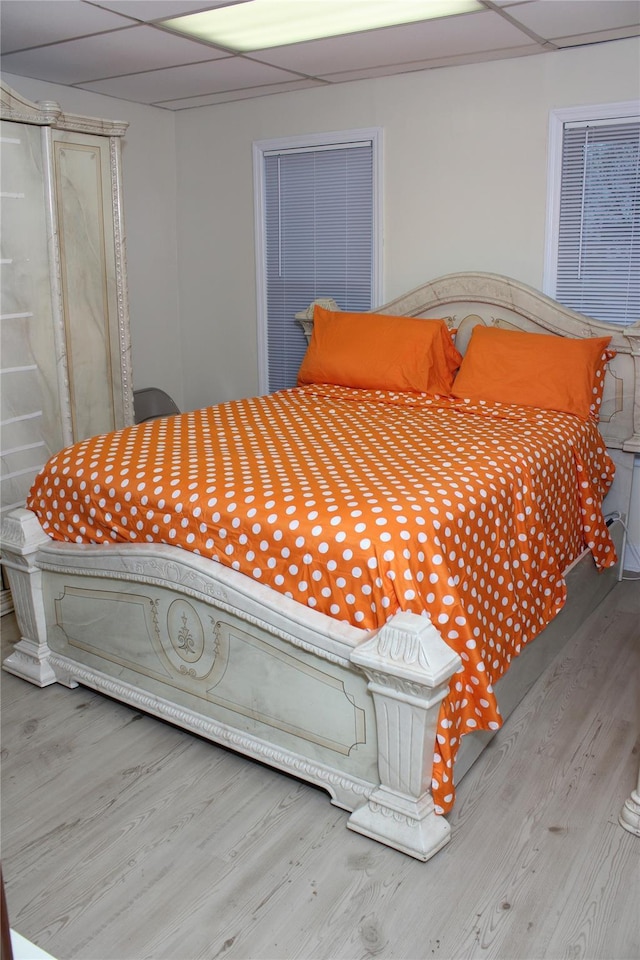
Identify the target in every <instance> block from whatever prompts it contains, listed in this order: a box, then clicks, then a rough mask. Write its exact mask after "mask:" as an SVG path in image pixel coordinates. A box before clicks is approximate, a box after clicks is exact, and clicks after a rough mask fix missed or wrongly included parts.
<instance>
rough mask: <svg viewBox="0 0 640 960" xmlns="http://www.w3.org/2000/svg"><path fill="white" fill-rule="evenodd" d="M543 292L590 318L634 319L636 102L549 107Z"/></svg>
mask: <svg viewBox="0 0 640 960" xmlns="http://www.w3.org/2000/svg"><path fill="white" fill-rule="evenodd" d="M549 165H550V166H549V203H548V223H547V250H546V260H545V280H544V289H545V292H546V293H548V294H549V295H550V296H552V297H554V298H555V299H556V300H558V301H559V302H560V303H563V304H564V305H565V306H567V307H571V308H572V309H573V310H577V311H578V312H580V313H584V314H586V315H587V316H590V317H593V318H595V319H596V320H603V321H606V322H610V323H620V324H628V323H634V322H635V321H637V320H638V319H640V103H638V102H633V103H622V104H611V105H608V106H607V105H605V106H604V107H603V106H600V107H581V108H579V109H575V110H557V111H554V112H553V113H552V115H551V126H550V138H549Z"/></svg>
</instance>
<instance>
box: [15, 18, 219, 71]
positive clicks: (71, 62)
mask: <svg viewBox="0 0 640 960" xmlns="http://www.w3.org/2000/svg"><path fill="white" fill-rule="evenodd" d="M226 56H228V54H227V53H224V52H223V51H219V50H215V49H214V48H213V47H209V46H207V45H205V44H202V43H194V42H193V41H191V40H188V39H185V38H183V37H178V36H176V35H175V34H169V33H167V32H166V31H164V30H157V29H156V28H155V27H148V26H144V25H137V26H135V27H128V28H127V29H125V30H116V31H113V32H112V33H102V34H99V35H98V36H95V37H85V38H83V39H82V40H67V41H66V42H64V43H56V44H52V45H51V46H49V47H43V48H40V49H37V50H25V51H24V52H23V53H10V54H6V55H5V56H3V58H2V66H3V69H4V70H6V71H8V72H9V73H16V74H18V75H19V76H23V77H24V76H27V77H34V78H35V79H37V80H50V81H51V82H52V83H62V84H65V83H66V84H74V83H83V82H85V81H87V80H98V79H102V78H104V77H118V76H122V75H123V74H130V73H141V72H143V71H148V70H160V69H162V68H164V67H173V66H179V65H181V64H184V63H199V62H202V61H204V60H215V59H217V58H218V57H226Z"/></svg>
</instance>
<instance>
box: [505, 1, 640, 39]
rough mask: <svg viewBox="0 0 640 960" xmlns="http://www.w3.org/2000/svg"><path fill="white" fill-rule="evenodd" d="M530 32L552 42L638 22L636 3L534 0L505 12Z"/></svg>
mask: <svg viewBox="0 0 640 960" xmlns="http://www.w3.org/2000/svg"><path fill="white" fill-rule="evenodd" d="M506 13H508V14H509V16H511V17H513V18H514V19H515V20H518V21H519V22H520V23H522V24H523V25H524V26H525V27H528V28H529V30H533V31H534V32H535V33H537V34H538V35H539V36H541V37H546V38H547V39H548V40H553V39H556V38H558V37H575V36H579V35H581V34H587V33H596V32H599V31H602V30H608V29H612V28H614V27H628V26H631V25H633V24H635V25H636V26H637V25H638V23H640V2H638V0H605V2H593V0H587V2H585V0H581V2H576V0H553V3H550V2H549V0H534V2H533V3H523V4H521V5H520V6H518V7H509V9H508V10H506Z"/></svg>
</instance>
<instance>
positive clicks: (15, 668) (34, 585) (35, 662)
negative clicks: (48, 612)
mask: <svg viewBox="0 0 640 960" xmlns="http://www.w3.org/2000/svg"><path fill="white" fill-rule="evenodd" d="M44 543H49V537H48V536H47V535H46V534H45V533H44V532H43V530H42V527H41V526H40V524H39V523H38V519H37V517H36V515H35V514H34V513H32V512H31V511H30V510H22V509H21V510H14V511H13V512H12V513H10V514H9V515H8V516H7V517H6V519H5V520H3V522H2V532H1V535H0V545H1V546H2V563H3V565H4V567H5V569H6V571H7V578H8V580H9V587H10V588H11V595H12V597H13V604H14V607H15V611H16V619H17V621H18V628H19V630H20V640H19V641H18V643H16V645H15V646H14V648H13V653H11V654H10V656H8V657H7V659H6V660H5V661H4V663H3V664H2V666H3V668H4V669H5V670H7V671H8V672H9V673H15V674H16V676H18V677H22V678H23V679H25V680H29V682H30V683H35V684H36V685H37V686H39V687H45V686H47V684H49V683H55V682H56V676H55V674H54V672H53V669H52V667H51V665H50V663H49V654H50V650H49V647H48V646H47V641H46V636H47V630H46V623H45V618H44V605H43V599H42V572H41V571H40V570H39V569H38V567H37V566H36V565H35V563H34V559H35V555H36V553H37V552H38V550H39V549H40V547H41V546H42V545H43V544H44Z"/></svg>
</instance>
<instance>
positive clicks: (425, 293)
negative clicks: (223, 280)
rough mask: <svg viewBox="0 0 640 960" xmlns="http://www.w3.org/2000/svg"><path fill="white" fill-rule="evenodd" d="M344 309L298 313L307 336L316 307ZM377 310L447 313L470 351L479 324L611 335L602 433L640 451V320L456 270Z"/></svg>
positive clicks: (620, 446) (326, 302) (613, 444)
mask: <svg viewBox="0 0 640 960" xmlns="http://www.w3.org/2000/svg"><path fill="white" fill-rule="evenodd" d="M318 302H319V303H321V304H322V305H323V306H326V307H328V308H329V309H333V310H338V309H340V308H339V307H338V305H337V304H336V303H335V301H333V300H331V298H329V297H327V298H324V299H320V300H315V301H314V303H313V304H311V305H310V306H309V307H308V308H307V310H305V311H302V312H301V313H299V314H296V319H297V320H299V322H300V323H301V325H302V327H303V329H304V331H305V334H306V335H307V337H310V335H311V330H312V328H313V306H314V304H315V303H318ZM375 312H376V313H389V314H396V315H398V316H409V317H441V318H443V319H446V321H447V323H448V324H449V326H451V327H457V328H458V333H457V335H456V345H457V347H458V349H459V350H460V352H461V353H464V351H465V349H466V346H467V343H468V342H469V337H470V335H471V330H472V329H473V327H474V326H475V325H476V324H478V323H483V324H486V325H488V326H496V327H504V328H513V329H517V330H527V331H531V332H538V333H551V334H555V335H556V336H560V337H576V338H578V339H581V338H585V337H606V336H610V337H611V347H612V349H614V350H615V351H616V356H615V358H614V359H613V360H612V361H611V362H610V363H609V365H608V369H607V375H606V378H605V388H604V395H603V401H602V407H601V410H600V424H599V426H600V431H601V433H602V436H603V438H604V440H605V442H606V444H607V447H609V448H610V449H613V450H624V451H627V452H629V453H640V320H639V321H638V322H637V323H634V324H633V325H632V326H630V327H615V326H613V325H612V324H608V323H601V322H599V321H598V320H592V319H591V318H589V317H585V316H583V315H582V314H580V313H576V312H575V311H574V310H570V309H569V308H568V307H564V306H562V305H561V304H559V303H557V302H556V301H555V300H552V299H551V297H547V296H546V295H545V294H543V293H540V292H539V291H538V290H534V289H533V287H529V286H527V285H526V284H524V283H520V282H519V281H517V280H511V279H509V278H508V277H502V276H499V275H498V274H493V273H451V274H447V275H446V276H444V277H439V278H438V279H436V280H430V281H429V282H428V283H425V284H423V285H422V286H419V287H416V288H415V289H414V290H410V291H409V293H405V294H403V296H401V297H397V298H396V299H395V300H391V301H390V302H389V303H386V304H384V306H382V307H377V308H376V309H375Z"/></svg>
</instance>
